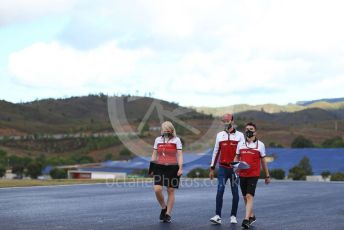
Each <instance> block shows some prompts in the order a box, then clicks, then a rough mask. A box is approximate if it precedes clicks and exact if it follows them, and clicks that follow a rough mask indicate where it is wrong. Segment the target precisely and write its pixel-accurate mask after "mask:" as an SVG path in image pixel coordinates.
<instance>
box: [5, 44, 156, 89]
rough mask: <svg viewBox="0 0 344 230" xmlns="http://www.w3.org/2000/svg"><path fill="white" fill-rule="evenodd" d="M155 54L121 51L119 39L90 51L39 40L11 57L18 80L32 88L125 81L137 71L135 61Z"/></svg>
mask: <svg viewBox="0 0 344 230" xmlns="http://www.w3.org/2000/svg"><path fill="white" fill-rule="evenodd" d="M152 54H153V53H152V52H151V51H150V50H148V49H140V50H122V49H120V48H118V47H117V45H116V42H109V43H106V44H104V45H102V46H100V47H98V48H95V49H93V50H89V51H80V50H76V49H73V48H71V47H66V46H62V45H61V44H59V43H57V42H52V43H48V44H47V43H36V44H33V45H32V46H30V47H28V48H25V49H24V50H21V51H19V52H16V53H13V54H12V55H11V56H10V59H9V71H10V73H11V74H12V75H13V76H14V77H15V79H16V80H17V81H18V82H20V83H22V84H25V85H28V86H33V87H48V88H61V89H78V88H82V87H85V86H87V85H93V86H97V85H98V86H106V85H107V84H108V83H110V82H111V83H113V82H117V83H120V82H125V79H126V78H128V77H130V76H131V75H132V74H134V73H135V66H136V63H137V62H138V61H139V60H140V59H142V58H145V57H148V56H151V55H152Z"/></svg>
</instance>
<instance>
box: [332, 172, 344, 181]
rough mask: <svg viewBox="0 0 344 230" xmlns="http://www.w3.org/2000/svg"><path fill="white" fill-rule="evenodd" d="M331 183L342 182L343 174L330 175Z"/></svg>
mask: <svg viewBox="0 0 344 230" xmlns="http://www.w3.org/2000/svg"><path fill="white" fill-rule="evenodd" d="M331 181H344V173H342V172H336V173H332V175H331Z"/></svg>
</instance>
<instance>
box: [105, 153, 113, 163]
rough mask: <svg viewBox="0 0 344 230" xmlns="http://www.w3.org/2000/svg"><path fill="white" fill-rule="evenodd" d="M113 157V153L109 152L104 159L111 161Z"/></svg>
mask: <svg viewBox="0 0 344 230" xmlns="http://www.w3.org/2000/svg"><path fill="white" fill-rule="evenodd" d="M112 159H113V155H112V153H107V154H106V155H105V157H104V161H111V160H112Z"/></svg>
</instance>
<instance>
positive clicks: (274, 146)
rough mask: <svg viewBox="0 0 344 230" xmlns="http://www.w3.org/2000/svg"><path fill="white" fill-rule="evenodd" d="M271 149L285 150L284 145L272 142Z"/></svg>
mask: <svg viewBox="0 0 344 230" xmlns="http://www.w3.org/2000/svg"><path fill="white" fill-rule="evenodd" d="M269 147H270V148H283V145H281V144H277V143H276V142H270V143H269Z"/></svg>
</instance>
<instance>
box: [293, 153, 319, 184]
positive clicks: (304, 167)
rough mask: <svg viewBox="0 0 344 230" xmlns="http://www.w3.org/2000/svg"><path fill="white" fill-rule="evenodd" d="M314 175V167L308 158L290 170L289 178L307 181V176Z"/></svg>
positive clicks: (304, 158)
mask: <svg viewBox="0 0 344 230" xmlns="http://www.w3.org/2000/svg"><path fill="white" fill-rule="evenodd" d="M308 175H313V172H312V166H311V164H310V161H309V158H308V157H306V156H305V157H303V158H302V159H301V161H300V162H299V164H298V165H296V166H294V167H293V168H291V169H290V170H289V174H288V178H292V179H293V180H306V176H308Z"/></svg>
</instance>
